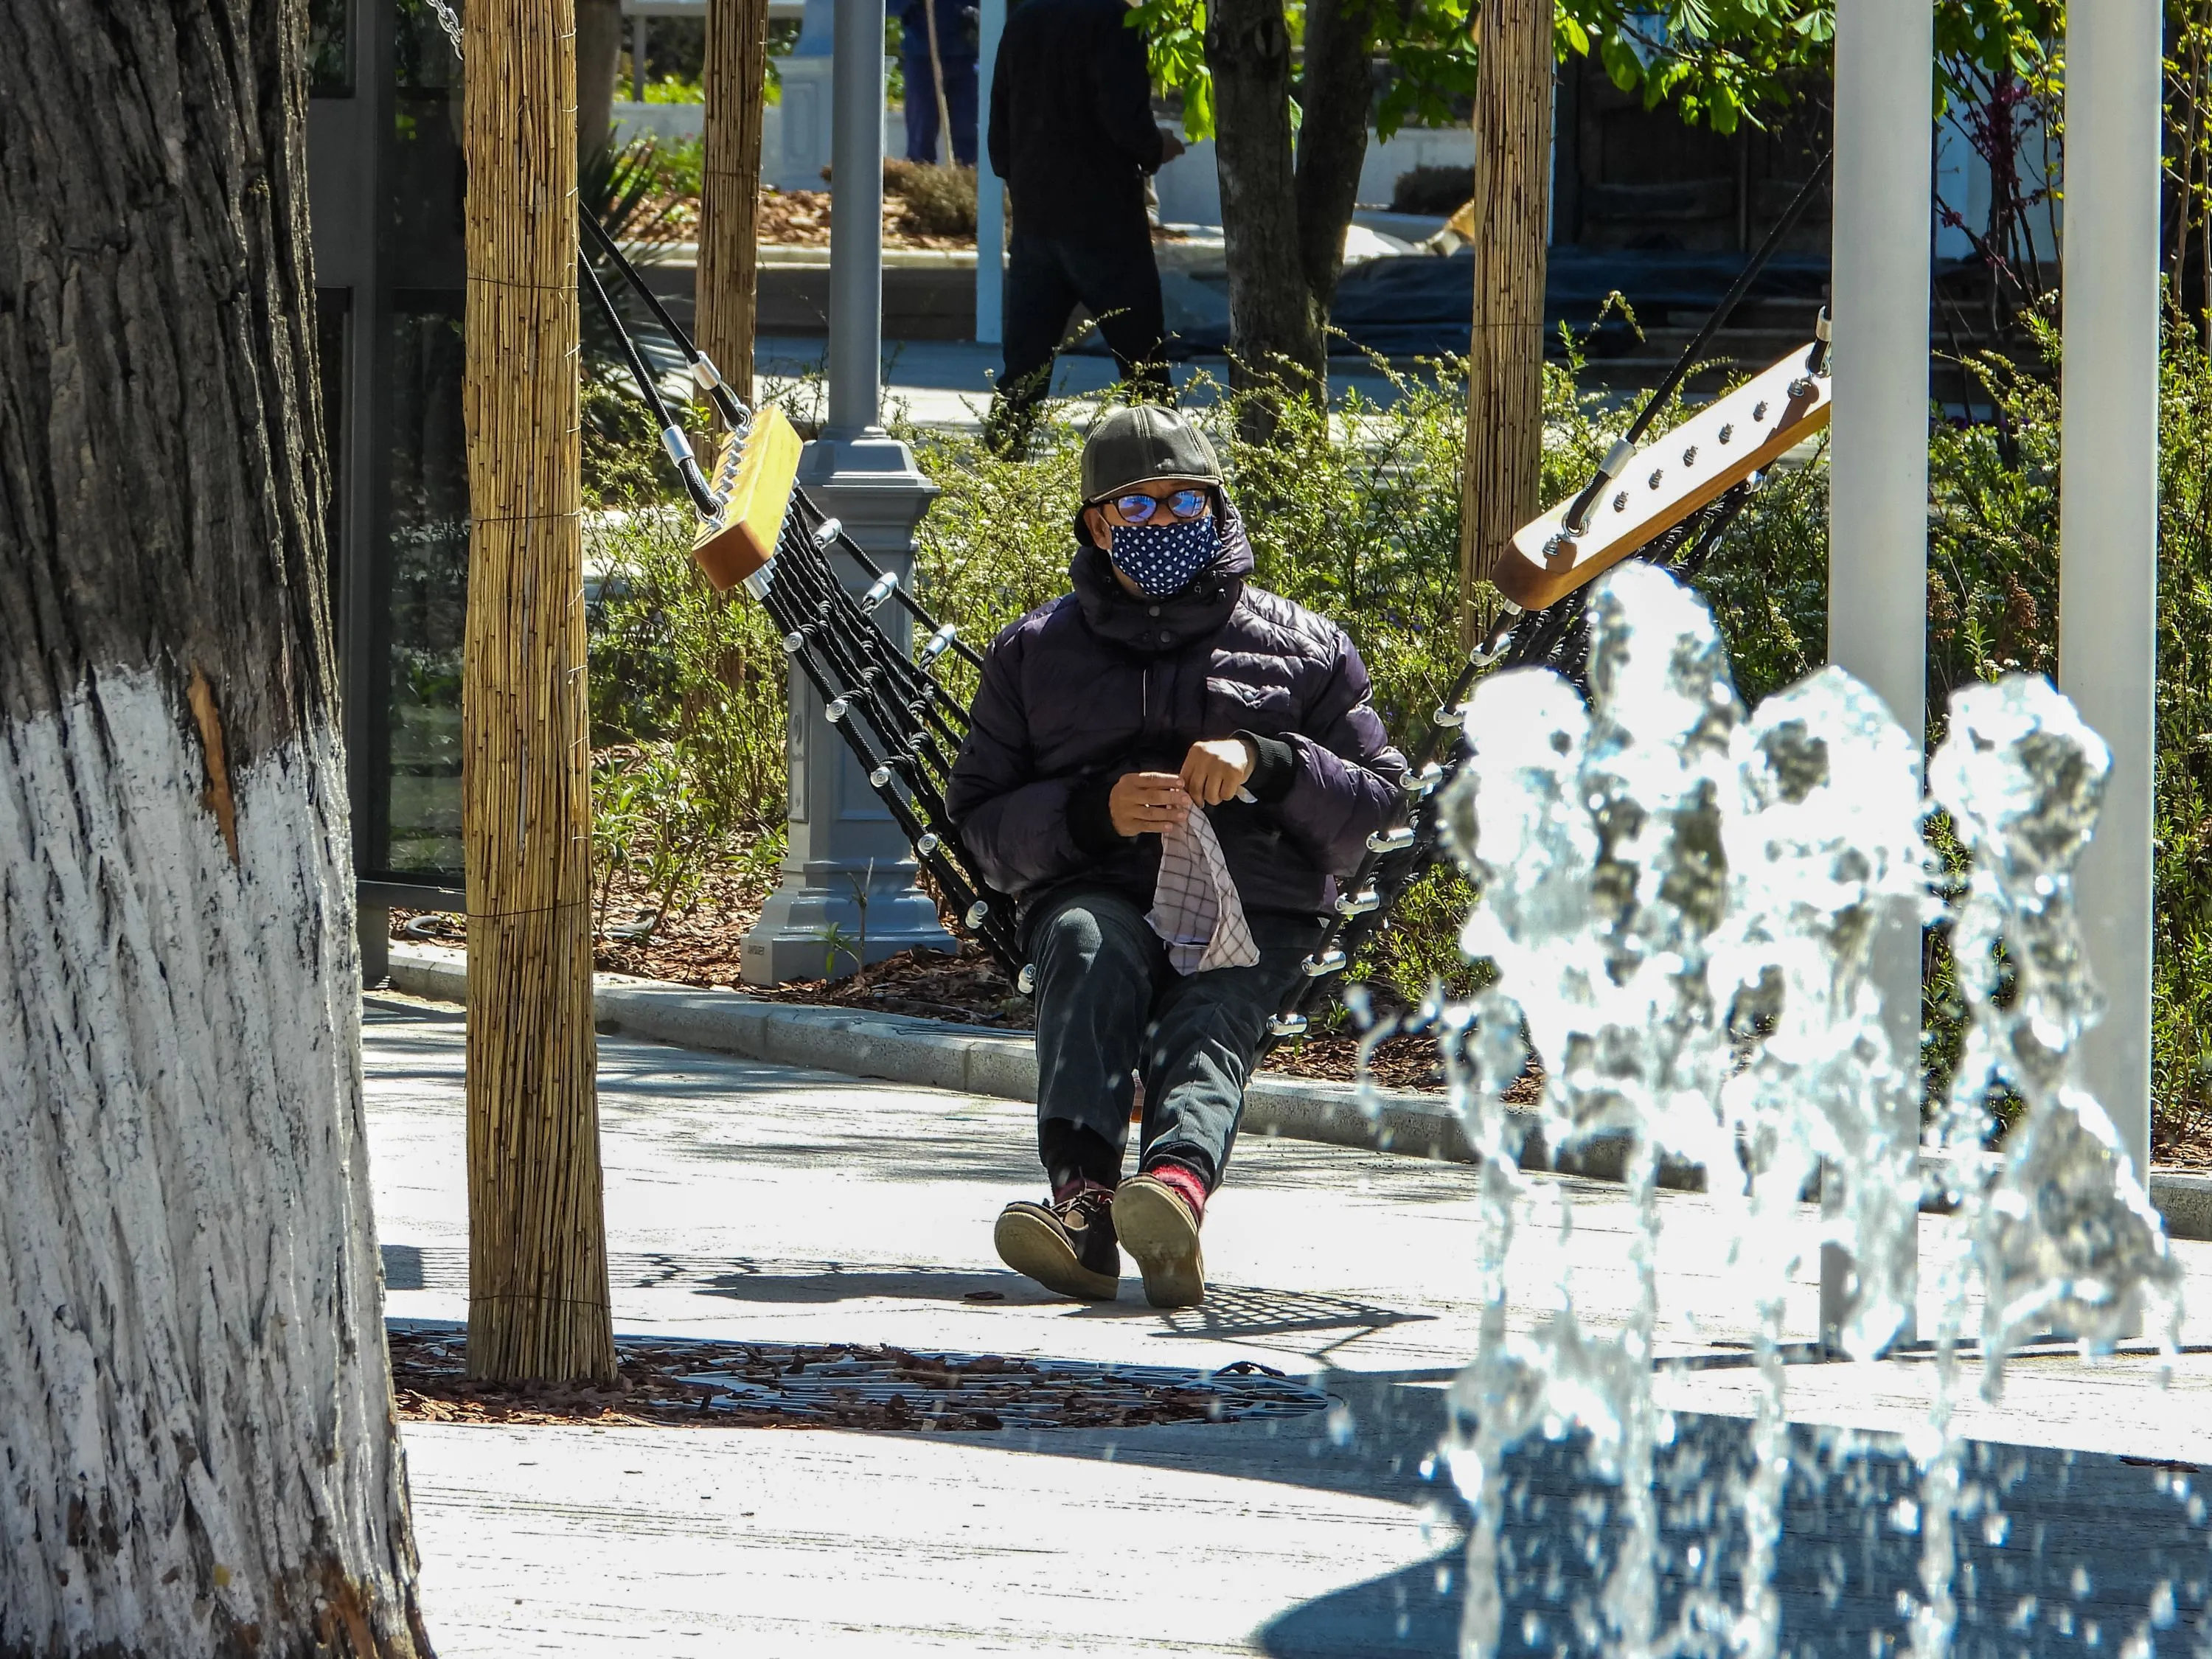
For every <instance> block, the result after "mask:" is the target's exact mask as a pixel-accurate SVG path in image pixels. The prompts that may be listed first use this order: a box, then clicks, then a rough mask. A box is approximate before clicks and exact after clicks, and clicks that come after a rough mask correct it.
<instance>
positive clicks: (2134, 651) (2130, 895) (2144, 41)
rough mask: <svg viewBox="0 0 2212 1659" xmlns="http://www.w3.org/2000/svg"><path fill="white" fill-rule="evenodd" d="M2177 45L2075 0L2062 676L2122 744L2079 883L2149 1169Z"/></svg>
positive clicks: (2126, 1140)
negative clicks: (2166, 245)
mask: <svg viewBox="0 0 2212 1659" xmlns="http://www.w3.org/2000/svg"><path fill="white" fill-rule="evenodd" d="M2159 58H2160V14H2159V7H2158V5H2157V3H2156V0H2075V3H2074V4H2073V6H2072V7H2071V8H2070V9H2069V11H2068V13H2067V18H2066V153H2065V185H2066V197H2065V224H2064V229H2063V245H2064V246H2063V269H2062V282H2063V294H2064V300H2065V312H2064V326H2065V341H2066V358H2065V367H2064V370H2063V380H2062V383H2061V398H2062V405H2061V408H2062V416H2063V436H2062V442H2061V447H2060V451H2059V473H2058V476H2059V491H2060V495H2059V513H2058V538H2059V554H2058V594H2059V599H2058V684H2059V689H2060V690H2063V691H2064V692H2065V693H2066V695H2067V696H2069V697H2071V698H2072V699H2073V700H2074V702H2075V706H2076V707H2078V708H2080V709H2081V716H2082V718H2083V719H2084V720H2087V721H2088V723H2089V725H2090V726H2091V727H2092V728H2093V730H2095V732H2097V733H2098V735H2099V736H2100V737H2102V738H2104V739H2105V741H2106V743H2108V744H2111V745H2112V777H2111V779H2110V781H2108V782H2107V784H2106V793H2105V810H2104V813H2103V816H2102V817H2100V820H2099V821H2098V825H2097V835H2096V839H2095V840H2094V841H2093V842H2091V843H2090V845H2089V849H2088V851H2087V853H2086V854H2084V855H2083V857H2082V860H2081V869H2080V875H2079V878H2078V893H2079V898H2080V903H2081V921H2082V926H2083V929H2084V931H2085V932H2086V933H2087V939H2088V950H2089V967H2090V970H2091V971H2092V972H2093V974H2095V975H2096V977H2097V981H2098V983H2099V985H2100V987H2102V988H2103V990H2104V993H2105V996H2106V1000H2107V1008H2106V1014H2105V1019H2104V1023H2103V1024H2101V1025H2100V1026H2098V1027H2097V1028H2096V1030H2093V1031H2092V1032H2091V1033H2090V1034H2089V1036H2088V1039H2087V1042H2084V1044H2083V1045H2082V1052H2083V1058H2084V1060H2086V1062H2087V1065H2086V1072H2087V1084H2088V1086H2089V1089H2090V1091H2091V1092H2092V1093H2093V1094H2094V1095H2095V1096H2096V1097H2097V1098H2098V1099H2099V1100H2100V1101H2101V1102H2102V1103H2104V1107H2105V1109H2106V1111H2108V1112H2110V1113H2111V1114H2112V1121H2113V1123H2114V1124H2115V1125H2116V1126H2117V1127H2118V1129H2119V1132H2120V1138H2121V1141H2122V1143H2123V1144H2124V1146H2126V1147H2127V1149H2128V1153H2129V1156H2130V1157H2131V1158H2134V1159H2135V1162H2136V1171H2137V1173H2138V1174H2142V1173H2143V1172H2145V1171H2147V1170H2148V1168H2149V1164H2150V955H2151V945H2150V917H2151V849H2150V838H2151V791H2152V769H2153V758H2152V757H2153V753H2154V748H2155V738H2156V729H2155V726H2154V719H2153V691H2154V679H2155V675H2156V669H2157V649H2158V327H2159V322H2158V301H2159V291H2158V224H2159V166H2160V161H2159V155H2160V151H2159V137H2160V135H2159V99H2160V73H2159Z"/></svg>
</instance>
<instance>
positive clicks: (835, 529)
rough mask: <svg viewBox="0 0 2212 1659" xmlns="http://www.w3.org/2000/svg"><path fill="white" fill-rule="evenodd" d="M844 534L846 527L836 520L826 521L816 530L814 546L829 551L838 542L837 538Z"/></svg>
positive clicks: (816, 527)
mask: <svg viewBox="0 0 2212 1659" xmlns="http://www.w3.org/2000/svg"><path fill="white" fill-rule="evenodd" d="M844 533H845V526H843V525H842V524H840V523H838V522H837V520H835V519H824V520H822V522H821V523H820V524H818V525H817V526H815V528H814V544H815V546H817V547H819V548H823V549H827V548H829V547H830V546H831V545H833V544H835V543H836V539H837V538H838V537H840V536H842V535H843V534H844Z"/></svg>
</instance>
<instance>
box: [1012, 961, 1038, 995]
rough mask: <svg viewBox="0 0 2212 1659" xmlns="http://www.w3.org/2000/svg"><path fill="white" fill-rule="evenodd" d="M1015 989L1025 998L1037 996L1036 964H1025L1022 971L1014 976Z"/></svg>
mask: <svg viewBox="0 0 2212 1659" xmlns="http://www.w3.org/2000/svg"><path fill="white" fill-rule="evenodd" d="M1014 989H1016V990H1017V991H1019V992H1020V993H1021V994H1023V995H1024V996H1025V997H1027V996H1035V995H1036V963H1034V962H1025V963H1023V964H1022V971H1021V972H1020V973H1018V974H1017V975H1014Z"/></svg>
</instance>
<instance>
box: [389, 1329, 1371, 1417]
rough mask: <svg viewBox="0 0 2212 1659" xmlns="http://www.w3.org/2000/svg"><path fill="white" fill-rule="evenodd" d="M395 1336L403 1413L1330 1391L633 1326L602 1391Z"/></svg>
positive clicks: (1262, 1379) (757, 1413) (1106, 1401)
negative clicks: (647, 1333)
mask: <svg viewBox="0 0 2212 1659" xmlns="http://www.w3.org/2000/svg"><path fill="white" fill-rule="evenodd" d="M387 1340H388V1341H389V1344H390V1349H391V1354H392V1394H393V1397H394V1399H395V1400H396V1401H397V1402H398V1410H399V1415H400V1416H401V1417H402V1418H404V1419H407V1420H410V1421H412V1422H422V1423H471V1424H475V1423H511V1424H539V1425H543V1424H576V1423H586V1424H590V1425H593V1426H611V1425H629V1426H647V1427H649V1426H656V1425H659V1426H678V1427H685V1428H696V1427H714V1428H738V1429H823V1428H834V1429H866V1430H888V1431H905V1432H926V1431H933V1430H935V1431H948V1430H992V1429H1005V1428H1022V1429H1099V1428H1127V1427H1134V1426H1140V1425H1150V1424H1158V1423H1198V1422H1209V1421H1212V1422H1218V1421H1223V1420H1226V1419H1231V1418H1251V1417H1281V1416H1289V1415H1297V1414H1299V1413H1305V1412H1310V1411H1317V1410H1320V1409H1321V1408H1322V1407H1324V1406H1326V1405H1327V1403H1328V1401H1327V1400H1326V1399H1325V1398H1324V1397H1323V1396H1321V1395H1316V1394H1314V1393H1313V1392H1312V1391H1311V1390H1310V1389H1303V1388H1300V1387H1298V1386H1297V1384H1295V1383H1291V1382H1290V1381H1289V1380H1288V1379H1287V1378H1285V1376H1283V1374H1282V1373H1281V1372H1279V1371H1276V1370H1271V1369H1269V1368H1268V1367H1267V1366H1265V1365H1259V1364H1254V1363H1253V1362H1251V1361H1249V1360H1240V1361H1238V1362H1237V1364H1233V1365H1228V1366H1225V1367H1224V1368H1223V1369H1222V1370H1218V1371H1212V1372H1199V1371H1185V1370H1170V1369H1166V1368H1163V1367H1157V1366H1093V1365H1078V1364H1070V1363H1068V1362H1065V1361H1057V1360H1045V1361H1038V1360H1033V1359H1023V1358H1008V1357H1007V1356H1005V1355H1002V1354H920V1353H915V1352H909V1351H908V1350H907V1349H904V1348H896V1347H890V1346H856V1345H848V1344H834V1345H828V1346H784V1345H781V1344H770V1343H748V1342H709V1341H653V1340H646V1339H640V1338H635V1337H624V1338H622V1339H619V1340H617V1343H616V1345H615V1346H616V1361H617V1370H616V1381H615V1383H614V1385H613V1386H612V1387H611V1388H606V1389H594V1388H590V1387H584V1386H578V1385H571V1384H551V1383H514V1384H500V1383H485V1382H479V1381H476V1380H472V1379H471V1377H470V1376H468V1374H467V1365H466V1359H467V1348H468V1343H467V1339H466V1337H465V1335H464V1334H462V1333H460V1332H459V1331H458V1330H453V1329H440V1330H424V1329H416V1328H398V1329H394V1330H392V1331H391V1332H389V1334H388V1338H387Z"/></svg>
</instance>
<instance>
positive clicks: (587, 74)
mask: <svg viewBox="0 0 2212 1659" xmlns="http://www.w3.org/2000/svg"><path fill="white" fill-rule="evenodd" d="M575 7H576V164H577V166H578V167H588V166H590V165H591V160H592V157H593V156H594V155H598V154H599V152H600V151H601V150H603V149H605V148H606V147H607V145H608V143H610V142H611V140H612V138H613V137H614V130H615V82H617V81H618V80H620V79H621V78H622V48H623V17H622V0H575ZM463 9H466V8H465V7H464V8H463Z"/></svg>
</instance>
